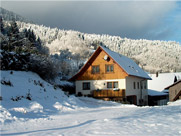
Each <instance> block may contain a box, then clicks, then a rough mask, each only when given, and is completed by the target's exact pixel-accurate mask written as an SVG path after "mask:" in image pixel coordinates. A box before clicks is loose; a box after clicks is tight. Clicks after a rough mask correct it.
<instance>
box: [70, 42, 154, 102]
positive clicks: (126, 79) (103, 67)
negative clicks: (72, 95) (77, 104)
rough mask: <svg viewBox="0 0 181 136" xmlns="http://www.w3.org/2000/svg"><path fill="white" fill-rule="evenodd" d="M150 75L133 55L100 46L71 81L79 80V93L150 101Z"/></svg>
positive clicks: (101, 97)
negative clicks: (148, 82) (148, 86)
mask: <svg viewBox="0 0 181 136" xmlns="http://www.w3.org/2000/svg"><path fill="white" fill-rule="evenodd" d="M148 79H151V78H150V77H149V76H148V75H147V73H145V72H144V71H143V70H142V69H141V68H140V67H139V66H138V65H137V64H136V63H135V62H134V61H133V60H132V59H130V58H128V57H126V56H123V55H120V54H118V53H116V52H113V51H111V50H109V49H108V48H106V47H103V46H99V47H98V48H97V50H96V51H95V52H94V53H93V55H92V56H91V57H90V58H89V60H88V61H87V63H86V64H85V65H84V66H83V67H82V69H81V70H80V71H79V72H78V73H77V74H76V75H74V76H73V77H72V78H71V79H70V81H75V85H76V94H77V95H84V96H92V97H94V98H99V99H104V100H115V101H128V102H129V103H131V104H135V105H147V103H148V98H147V96H148V95H147V80H148Z"/></svg>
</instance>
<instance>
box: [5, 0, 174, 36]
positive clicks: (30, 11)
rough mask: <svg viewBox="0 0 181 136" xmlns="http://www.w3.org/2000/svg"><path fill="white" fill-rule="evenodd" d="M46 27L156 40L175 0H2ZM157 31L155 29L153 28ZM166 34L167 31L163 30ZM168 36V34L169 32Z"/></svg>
mask: <svg viewBox="0 0 181 136" xmlns="http://www.w3.org/2000/svg"><path fill="white" fill-rule="evenodd" d="M3 6H4V8H7V9H9V10H12V11H15V12H16V13H18V14H20V15H23V16H25V17H27V18H30V19H31V20H32V21H34V22H37V23H39V24H44V25H46V26H51V27H58V28H61V29H73V30H77V31H81V32H86V33H97V34H110V35H119V36H122V37H128V38H134V39H140V38H147V39H153V38H155V37H156V34H158V32H157V30H158V29H159V28H161V27H163V26H164V25H165V23H166V22H165V21H164V18H165V17H166V16H167V14H168V13H169V12H170V11H171V10H173V9H174V8H175V6H176V2H175V1H159V2H158V1H114V2H111V1H99V2H98V1H68V2H66V1H54V2H53V1H52V2H51V1H45V2H42V1H39V2H35V1H31V2H25V1H24V2H23V1H21V2H17V1H16V2H5V1H3V2H2V7H3ZM154 30H155V31H154ZM161 30H162V29H160V30H159V35H160V34H162V36H163V37H164V32H165V33H166V32H170V31H165V30H163V32H160V31H161ZM166 36H168V34H167V35H166Z"/></svg>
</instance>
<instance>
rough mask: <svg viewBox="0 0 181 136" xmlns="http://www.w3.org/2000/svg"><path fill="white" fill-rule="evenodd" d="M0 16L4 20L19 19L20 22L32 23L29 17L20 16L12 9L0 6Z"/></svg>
mask: <svg viewBox="0 0 181 136" xmlns="http://www.w3.org/2000/svg"><path fill="white" fill-rule="evenodd" d="M0 16H2V18H3V20H6V21H12V20H15V21H21V22H26V23H32V21H30V20H29V19H27V18H25V17H22V16H20V15H18V14H16V13H14V12H12V11H9V10H6V9H4V8H2V7H0Z"/></svg>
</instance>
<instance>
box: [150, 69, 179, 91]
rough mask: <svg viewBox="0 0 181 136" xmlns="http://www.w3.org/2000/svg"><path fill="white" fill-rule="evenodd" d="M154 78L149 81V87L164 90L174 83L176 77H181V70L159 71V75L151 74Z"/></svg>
mask: <svg viewBox="0 0 181 136" xmlns="http://www.w3.org/2000/svg"><path fill="white" fill-rule="evenodd" d="M149 76H150V77H151V78H152V80H149V81H148V89H151V90H156V91H159V92H162V91H163V90H164V89H165V88H166V87H168V86H169V85H172V84H173V83H174V79H175V77H177V79H178V80H179V79H181V72H179V73H159V74H158V77H156V74H149Z"/></svg>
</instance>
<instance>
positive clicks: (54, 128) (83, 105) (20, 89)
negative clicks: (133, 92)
mask: <svg viewBox="0 0 181 136" xmlns="http://www.w3.org/2000/svg"><path fill="white" fill-rule="evenodd" d="M1 96H2V101H1V105H0V111H1V112H0V128H1V131H0V134H1V135H2V136H3V135H35V136H36V135H37V136H39V135H64V136H69V135H74V136H80V135H145V136H146V135H160V136H161V135H180V134H181V129H180V124H181V120H180V115H181V113H180V111H181V101H180V100H179V101H176V102H174V103H170V104H169V105H167V106H160V107H158V106H157V107H148V106H146V107H137V106H134V105H125V104H124V105H123V104H120V103H115V102H109V101H102V100H95V99H93V98H87V97H80V98H79V97H78V98H77V97H74V96H69V97H68V96H67V95H65V94H64V92H62V91H61V90H60V89H55V88H54V86H52V85H51V84H49V83H47V82H46V81H44V80H42V79H41V78H40V77H39V76H38V75H37V74H35V73H32V72H21V71H1ZM105 128H106V129H105Z"/></svg>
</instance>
